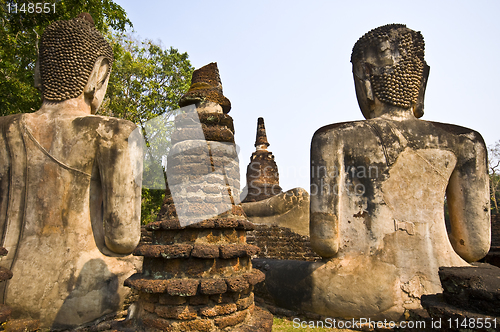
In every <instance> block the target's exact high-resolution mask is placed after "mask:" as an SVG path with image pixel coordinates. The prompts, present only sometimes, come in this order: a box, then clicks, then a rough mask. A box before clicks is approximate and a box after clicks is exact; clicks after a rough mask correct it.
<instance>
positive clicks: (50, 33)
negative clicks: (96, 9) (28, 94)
mask: <svg viewBox="0 0 500 332" xmlns="http://www.w3.org/2000/svg"><path fill="white" fill-rule="evenodd" d="M112 63H113V50H112V48H111V46H110V45H109V43H108V42H107V41H106V40H105V39H104V37H103V36H102V35H101V34H100V33H99V31H97V29H96V28H95V27H94V21H93V19H92V17H91V16H90V15H89V14H88V13H82V14H80V15H78V17H76V18H74V19H72V20H69V21H56V22H54V23H52V24H50V25H49V26H48V27H47V28H46V29H45V31H44V33H43V35H42V38H41V40H40V49H39V59H38V63H37V67H38V68H36V69H35V85H37V86H38V87H39V88H40V90H41V93H42V97H43V100H44V101H49V102H61V101H65V100H68V99H72V98H77V97H80V96H82V93H83V94H84V98H85V99H87V100H88V103H89V104H90V105H91V110H92V113H95V111H96V110H97V109H98V108H99V106H100V104H101V102H102V99H103V98H104V94H105V92H106V88H107V84H108V79H109V73H110V71H111V65H112Z"/></svg>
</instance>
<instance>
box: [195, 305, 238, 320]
mask: <svg viewBox="0 0 500 332" xmlns="http://www.w3.org/2000/svg"><path fill="white" fill-rule="evenodd" d="M237 309H238V308H237V306H236V304H235V303H227V304H215V305H207V306H203V307H201V308H200V309H199V314H200V316H205V317H215V316H220V315H228V314H231V313H233V312H235V311H236V310H237Z"/></svg>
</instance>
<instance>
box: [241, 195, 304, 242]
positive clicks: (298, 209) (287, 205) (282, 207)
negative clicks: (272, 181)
mask: <svg viewBox="0 0 500 332" xmlns="http://www.w3.org/2000/svg"><path fill="white" fill-rule="evenodd" d="M241 206H242V208H243V210H244V211H245V214H246V215H247V217H248V219H249V220H250V221H251V222H252V223H254V224H256V225H268V226H280V227H287V228H290V229H291V230H292V231H294V232H295V233H297V234H300V235H302V236H309V193H308V192H307V191H306V190H305V189H302V188H294V189H291V190H288V191H287V192H284V193H280V194H277V195H275V196H272V197H269V198H266V199H263V200H260V201H256V202H250V201H248V202H244V203H242V204H241Z"/></svg>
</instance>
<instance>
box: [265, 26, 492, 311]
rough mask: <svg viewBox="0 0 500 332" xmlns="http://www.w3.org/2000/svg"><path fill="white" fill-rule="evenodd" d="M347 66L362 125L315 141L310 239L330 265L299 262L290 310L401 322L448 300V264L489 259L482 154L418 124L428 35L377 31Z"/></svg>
mask: <svg viewBox="0 0 500 332" xmlns="http://www.w3.org/2000/svg"><path fill="white" fill-rule="evenodd" d="M351 62H352V65H353V74H354V81H355V88H356V94H357V98H358V102H359V106H360V108H361V111H362V113H363V115H364V116H365V118H366V120H365V121H356V122H345V123H337V124H332V125H329V126H325V127H323V128H320V129H319V130H318V131H317V132H316V133H315V134H314V137H313V139H312V143H311V193H310V194H311V210H310V237H311V246H312V248H313V249H314V250H315V251H316V252H317V253H318V254H319V255H320V256H322V257H323V262H321V263H313V264H311V265H308V266H305V265H304V264H302V265H299V264H298V263H297V264H294V265H293V266H294V268H295V270H300V271H307V272H301V273H302V274H303V275H304V277H303V278H302V279H301V280H296V281H295V282H296V284H297V285H301V286H300V287H305V290H300V291H299V290H297V288H296V287H292V289H294V292H295V291H296V292H297V293H296V295H297V294H299V295H297V296H295V297H294V298H293V299H290V300H288V303H296V304H297V305H296V306H295V307H300V308H302V309H305V310H307V311H312V312H315V313H318V314H321V315H327V316H329V317H339V318H372V319H374V318H382V319H384V318H391V319H399V318H401V315H402V314H404V313H405V312H407V310H409V309H413V308H420V296H421V295H422V294H429V293H438V292H440V291H441V285H440V281H439V277H438V268H439V267H440V266H467V265H468V262H473V261H476V260H479V259H481V258H482V257H484V256H485V255H486V254H487V252H488V250H489V246H490V209H489V189H488V174H487V163H486V159H487V154H486V148H485V144H484V141H483V139H482V137H481V135H480V134H479V133H477V132H475V131H474V130H471V129H468V128H464V127H459V126H455V125H450V124H444V123H436V122H430V121H423V120H419V119H418V118H419V117H421V116H422V115H423V98H424V91H425V87H426V81H427V76H428V73H429V67H428V66H427V64H426V62H425V60H424V40H423V37H422V35H421V34H420V32H416V31H413V30H410V29H408V28H406V27H405V26H404V25H400V24H391V25H386V26H382V27H379V28H377V29H374V30H372V31H370V32H368V33H367V34H365V35H364V36H363V37H361V38H360V39H359V40H358V42H357V43H356V44H355V46H354V48H353V52H352V58H351ZM445 197H446V198H447V202H448V209H449V215H450V226H449V229H447V226H446V224H445V220H444V213H443V206H444V200H445ZM290 273H292V271H290ZM266 274H267V273H266ZM283 275H286V273H283ZM266 279H267V280H266V282H267V283H269V281H270V280H272V277H271V276H269V275H267V277H266ZM282 285H283V284H282Z"/></svg>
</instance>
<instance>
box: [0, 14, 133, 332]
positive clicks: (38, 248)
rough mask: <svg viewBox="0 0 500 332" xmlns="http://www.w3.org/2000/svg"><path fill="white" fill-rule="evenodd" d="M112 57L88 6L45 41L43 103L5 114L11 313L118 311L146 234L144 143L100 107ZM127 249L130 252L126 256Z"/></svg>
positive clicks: (5, 234)
mask: <svg viewBox="0 0 500 332" xmlns="http://www.w3.org/2000/svg"><path fill="white" fill-rule="evenodd" d="M112 62H113V53H112V49H111V47H110V45H109V44H108V43H107V42H106V40H105V39H104V38H103V37H102V35H101V34H100V33H99V32H98V31H97V30H96V29H95V28H94V26H93V22H92V18H91V17H90V15H88V14H82V15H80V16H79V17H77V18H75V19H72V20H69V21H57V22H54V23H53V24H51V25H49V26H48V27H47V28H46V30H45V32H44V34H43V35H42V38H41V42H40V57H39V61H38V64H37V74H39V76H37V78H36V83H37V84H38V85H39V87H40V88H41V92H42V97H43V103H42V107H41V108H40V110H38V111H37V112H34V113H30V114H16V115H10V116H6V117H2V118H0V127H1V133H2V135H0V160H1V169H0V186H1V188H2V192H1V199H0V202H1V203H0V232H1V235H2V237H1V238H2V243H3V246H5V247H6V248H7V249H8V251H9V253H8V255H7V256H6V257H4V258H3V259H2V261H1V265H2V266H4V267H6V268H9V269H11V270H12V271H13V275H14V276H13V278H12V279H11V280H10V281H8V283H7V286H6V287H5V288H4V289H2V292H1V294H0V297H1V298H2V301H3V302H4V303H6V304H8V305H9V306H10V307H11V308H12V312H13V313H12V318H28V319H34V320H39V321H40V324H41V325H40V326H41V327H43V328H55V329H57V328H71V327H75V326H78V325H81V324H84V323H88V322H90V321H92V320H95V319H97V318H99V317H101V316H103V315H105V314H108V313H112V312H116V311H118V310H120V308H121V305H122V304H123V301H124V298H125V296H126V294H128V293H129V290H128V289H127V288H125V287H123V281H124V280H125V279H126V278H127V277H129V276H130V275H131V274H132V273H134V272H135V270H136V268H137V267H140V259H139V258H136V257H131V256H128V255H129V254H130V253H131V252H132V251H133V250H134V248H135V247H136V245H137V244H138V242H139V237H140V200H141V177H142V144H141V142H142V141H141V136H140V134H139V132H138V130H136V126H135V125H134V124H133V123H131V122H129V121H126V120H121V119H116V118H109V117H103V116H97V115H94V113H95V112H96V110H97V109H98V108H99V106H100V104H101V103H102V100H103V98H104V94H105V91H106V87H107V83H108V80H109V73H110V70H111V65H112ZM127 256H128V257H127Z"/></svg>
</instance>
